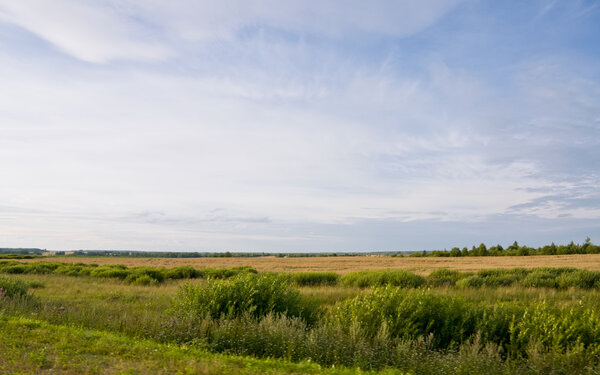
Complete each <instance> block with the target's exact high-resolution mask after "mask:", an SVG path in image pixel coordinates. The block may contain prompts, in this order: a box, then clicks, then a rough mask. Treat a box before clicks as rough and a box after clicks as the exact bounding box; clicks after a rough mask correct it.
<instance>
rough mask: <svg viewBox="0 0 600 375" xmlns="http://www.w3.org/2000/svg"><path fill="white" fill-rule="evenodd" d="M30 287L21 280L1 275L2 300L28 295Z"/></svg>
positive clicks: (0, 292)
mask: <svg viewBox="0 0 600 375" xmlns="http://www.w3.org/2000/svg"><path fill="white" fill-rule="evenodd" d="M28 288H29V286H28V285H27V283H25V282H23V281H21V280H17V279H13V278H9V277H5V276H0V302H2V301H3V300H6V299H10V298H15V297H24V296H26V295H27V289H28Z"/></svg>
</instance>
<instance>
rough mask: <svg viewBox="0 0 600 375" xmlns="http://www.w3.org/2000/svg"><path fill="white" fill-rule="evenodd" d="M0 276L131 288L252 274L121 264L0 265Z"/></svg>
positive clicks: (234, 270)
mask: <svg viewBox="0 0 600 375" xmlns="http://www.w3.org/2000/svg"><path fill="white" fill-rule="evenodd" d="M0 272H2V273H7V274H59V275H66V276H91V277H101V278H113V279H120V280H124V281H125V282H127V283H129V284H135V285H156V284H160V283H162V282H164V281H165V280H168V279H194V278H213V279H227V278H230V277H233V276H236V275H239V274H244V273H256V272H257V271H256V270H255V269H253V268H251V267H237V268H204V269H195V268H192V267H189V266H182V267H175V268H170V269H166V268H153V267H127V266H124V265H122V264H106V265H101V266H99V265H97V264H84V263H75V264H65V263H58V262H45V261H41V262H30V263H20V262H16V261H0Z"/></svg>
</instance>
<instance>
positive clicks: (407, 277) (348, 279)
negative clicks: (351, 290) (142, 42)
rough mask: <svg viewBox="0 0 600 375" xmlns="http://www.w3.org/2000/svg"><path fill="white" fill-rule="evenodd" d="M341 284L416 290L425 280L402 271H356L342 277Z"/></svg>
mask: <svg viewBox="0 0 600 375" xmlns="http://www.w3.org/2000/svg"><path fill="white" fill-rule="evenodd" d="M342 282H343V283H344V284H345V285H348V286H356V287H359V288H366V287H376V286H383V285H392V286H397V287H401V288H416V287H419V286H421V285H423V284H424V283H425V278H424V277H422V276H419V275H415V274H414V273H411V272H408V271H404V270H384V271H357V272H351V273H349V274H346V275H344V277H343V278H342Z"/></svg>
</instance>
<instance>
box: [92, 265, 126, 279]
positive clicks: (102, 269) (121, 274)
mask: <svg viewBox="0 0 600 375" xmlns="http://www.w3.org/2000/svg"><path fill="white" fill-rule="evenodd" d="M130 273H131V271H130V270H128V269H127V267H125V266H123V265H121V264H113V265H103V266H99V267H97V268H95V269H93V270H92V271H91V272H90V276H92V277H105V278H118V279H125V278H126V277H127V276H129V274H130Z"/></svg>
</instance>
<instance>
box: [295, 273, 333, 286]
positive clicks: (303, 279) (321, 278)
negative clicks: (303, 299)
mask: <svg viewBox="0 0 600 375" xmlns="http://www.w3.org/2000/svg"><path fill="white" fill-rule="evenodd" d="M290 279H291V280H292V281H293V282H294V283H296V284H297V285H299V286H317V285H337V283H338V282H339V280H340V275H338V274H337V273H335V272H299V273H294V274H291V276H290Z"/></svg>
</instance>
